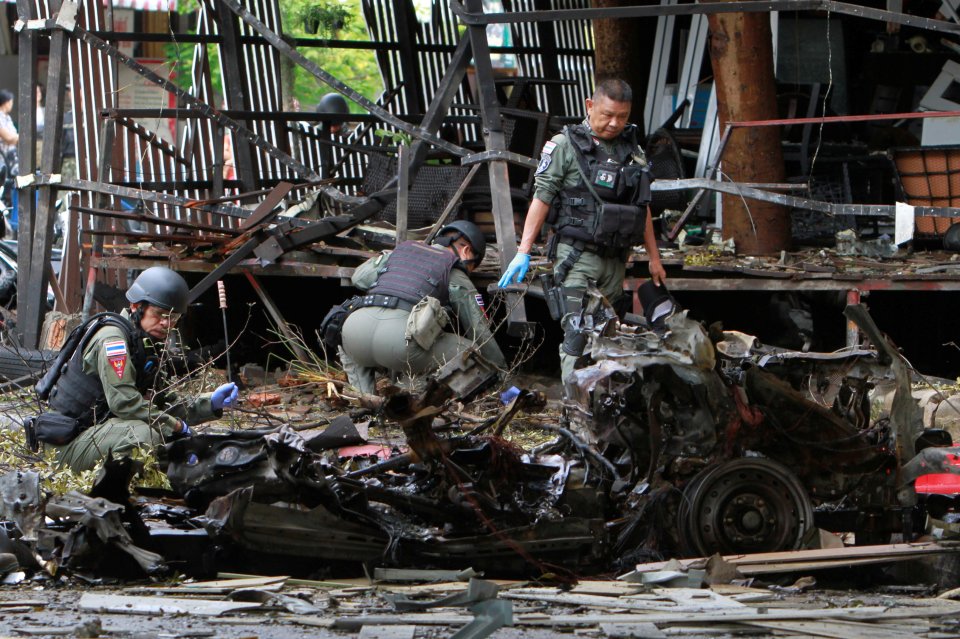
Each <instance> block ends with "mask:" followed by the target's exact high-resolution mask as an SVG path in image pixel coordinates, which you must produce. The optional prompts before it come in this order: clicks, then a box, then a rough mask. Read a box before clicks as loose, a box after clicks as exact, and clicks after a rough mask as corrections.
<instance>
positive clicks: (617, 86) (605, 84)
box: [593, 78, 633, 102]
mask: <svg viewBox="0 0 960 639" xmlns="http://www.w3.org/2000/svg"><path fill="white" fill-rule="evenodd" d="M601 95H605V96H607V97H608V98H610V99H611V100H613V101H614V102H633V89H631V88H630V85H629V84H627V83H626V82H624V81H623V80H620V79H619V78H608V79H606V80H603V81H601V82H599V83H598V84H597V88H596V89H594V91H593V99H594V100H597V99H598V98H599V97H600V96H601Z"/></svg>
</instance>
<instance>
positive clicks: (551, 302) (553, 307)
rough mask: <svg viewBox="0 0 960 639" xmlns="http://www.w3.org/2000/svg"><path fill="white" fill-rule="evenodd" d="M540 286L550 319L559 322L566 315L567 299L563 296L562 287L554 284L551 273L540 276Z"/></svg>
mask: <svg viewBox="0 0 960 639" xmlns="http://www.w3.org/2000/svg"><path fill="white" fill-rule="evenodd" d="M540 285H541V286H542V287H543V298H544V299H545V300H546V301H547V310H548V311H549V312H550V317H551V318H552V319H554V320H557V321H560V320H561V319H563V316H564V315H566V314H567V298H566V296H565V295H564V294H563V285H562V284H557V283H556V281H555V280H554V277H553V273H543V274H542V275H540Z"/></svg>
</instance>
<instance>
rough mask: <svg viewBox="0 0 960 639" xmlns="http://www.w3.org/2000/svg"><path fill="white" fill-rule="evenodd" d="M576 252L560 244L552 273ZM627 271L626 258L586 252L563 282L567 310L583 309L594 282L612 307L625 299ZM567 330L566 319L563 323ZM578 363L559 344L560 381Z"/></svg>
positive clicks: (564, 378)
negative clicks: (589, 288) (589, 285)
mask: <svg viewBox="0 0 960 639" xmlns="http://www.w3.org/2000/svg"><path fill="white" fill-rule="evenodd" d="M571 251H573V247H572V246H570V245H569V244H564V243H562V242H560V243H558V244H557V257H556V259H554V261H553V273H554V275H556V274H557V268H558V267H559V266H560V265H561V264H562V263H563V261H564V260H565V259H566V258H567V256H568V255H570V253H571ZM626 272H627V265H626V263H625V261H624V259H623V257H621V256H619V255H615V256H613V257H600V256H599V255H597V254H596V253H591V252H589V251H584V252H583V253H581V254H580V258H579V259H578V260H577V261H576V263H575V264H574V265H573V267H572V268H571V269H570V270H569V271H568V272H567V277H566V279H564V280H563V288H564V289H566V290H565V291H564V292H565V294H566V298H567V308H568V309H577V310H579V309H580V305H581V303H582V300H583V292H584V291H585V290H586V289H587V281H592V282H593V283H594V284H596V285H597V288H599V289H600V292H601V293H603V295H604V297H606V298H607V300H608V301H609V302H610V303H611V304H616V302H617V301H618V300H619V299H620V298H621V297H622V296H623V279H624V277H625V275H626ZM561 321H562V323H563V326H564V327H566V321H567V318H564V319H563V320H561ZM576 361H577V357H576V356H574V355H568V354H567V353H565V352H564V350H563V345H562V344H561V345H560V379H561V381H563V380H566V379H567V376H568V375H570V373H572V372H573V366H574V364H575V363H576Z"/></svg>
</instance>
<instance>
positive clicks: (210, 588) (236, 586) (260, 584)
mask: <svg viewBox="0 0 960 639" xmlns="http://www.w3.org/2000/svg"><path fill="white" fill-rule="evenodd" d="M287 579H288V577H247V578H243V579H219V580H216V581H198V582H196V583H188V584H182V585H180V586H170V587H162V586H155V587H151V586H145V587H134V588H127V589H125V592H129V593H138V592H153V593H164V594H193V595H199V594H204V595H218V594H228V593H231V592H233V591H235V590H240V589H242V588H256V589H258V590H268V591H276V590H280V589H281V588H282V587H283V585H284V584H285V583H286V581H287Z"/></svg>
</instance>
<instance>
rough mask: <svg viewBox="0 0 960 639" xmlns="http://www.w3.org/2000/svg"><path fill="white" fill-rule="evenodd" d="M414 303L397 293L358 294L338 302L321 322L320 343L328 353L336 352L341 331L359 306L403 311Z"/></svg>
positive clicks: (341, 340) (409, 309) (340, 339)
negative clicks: (340, 302)
mask: <svg viewBox="0 0 960 639" xmlns="http://www.w3.org/2000/svg"><path fill="white" fill-rule="evenodd" d="M413 306H414V305H413V304H411V303H410V302H408V301H406V300H402V299H400V298H399V297H396V296H395V295H379V294H371V295H357V296H355V297H351V298H350V299H348V300H347V301H345V302H343V303H342V304H337V305H336V306H334V307H333V308H331V309H330V311H329V312H328V313H327V315H326V317H324V318H323V321H322V322H320V343H321V344H322V345H323V348H324V350H325V351H326V352H327V353H336V352H337V348H339V346H340V344H341V343H342V342H343V338H342V337H341V333H342V332H343V323H344V322H346V321H347V317H349V316H350V314H351V313H352V312H354V311H355V310H357V309H358V308H368V307H369V308H399V309H400V310H402V311H411V310H413Z"/></svg>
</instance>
